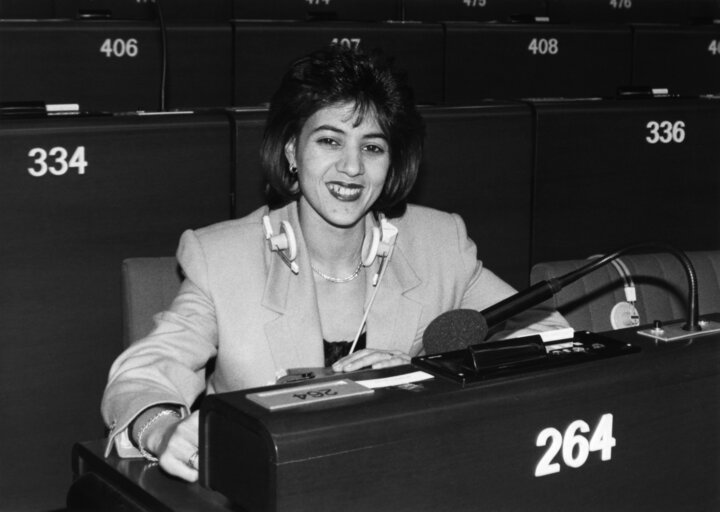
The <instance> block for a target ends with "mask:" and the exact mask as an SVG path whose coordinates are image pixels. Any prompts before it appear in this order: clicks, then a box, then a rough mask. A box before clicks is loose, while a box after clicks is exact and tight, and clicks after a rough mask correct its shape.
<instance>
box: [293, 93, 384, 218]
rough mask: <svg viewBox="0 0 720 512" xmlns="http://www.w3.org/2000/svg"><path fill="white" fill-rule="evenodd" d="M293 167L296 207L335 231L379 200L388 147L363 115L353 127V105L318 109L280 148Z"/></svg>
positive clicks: (370, 117)
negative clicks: (294, 168) (298, 187)
mask: <svg viewBox="0 0 720 512" xmlns="http://www.w3.org/2000/svg"><path fill="white" fill-rule="evenodd" d="M285 156H286V157H287V159H288V162H290V163H291V164H294V165H296V166H297V169H298V182H299V186H300V192H301V197H300V205H301V209H307V208H306V207H307V206H309V207H310V208H309V210H310V212H309V213H311V214H312V215H313V216H318V217H319V218H321V219H323V220H324V221H325V222H327V223H329V224H331V225H333V226H337V227H349V226H354V225H355V224H356V223H357V222H358V220H360V219H361V218H363V217H364V216H365V214H366V213H367V212H368V210H369V209H370V208H371V207H372V205H373V203H375V201H376V200H377V198H378V197H379V196H380V193H381V192H382V190H383V186H384V185H385V178H386V177H387V173H388V169H389V168H390V146H389V143H388V141H387V139H386V137H385V135H383V133H382V130H381V129H380V127H379V126H378V124H377V121H376V120H375V116H374V115H373V114H372V111H368V112H367V113H366V114H365V116H364V118H363V120H362V123H359V124H358V123H357V116H356V114H355V111H354V105H353V104H348V103H342V104H338V105H333V106H330V107H326V108H323V109H320V110H318V111H317V112H315V114H313V115H312V116H311V117H310V118H309V119H308V120H307V121H306V122H305V124H304V126H303V127H302V130H301V131H300V135H299V136H298V137H297V138H293V139H291V140H290V141H289V142H288V143H287V144H286V145H285Z"/></svg>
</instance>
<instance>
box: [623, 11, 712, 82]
mask: <svg viewBox="0 0 720 512" xmlns="http://www.w3.org/2000/svg"><path fill="white" fill-rule="evenodd" d="M633 41H634V43H633V44H634V48H633V80H632V81H633V84H635V85H644V86H650V87H657V88H666V89H668V91H669V92H670V93H672V94H677V95H684V96H692V95H699V94H716V93H720V65H718V64H720V25H717V24H715V25H703V26H695V27H690V26H675V25H671V26H668V25H665V26H660V25H652V26H636V27H635V28H634V36H633Z"/></svg>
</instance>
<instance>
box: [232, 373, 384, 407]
mask: <svg viewBox="0 0 720 512" xmlns="http://www.w3.org/2000/svg"><path fill="white" fill-rule="evenodd" d="M372 393H374V390H372V389H370V388H367V387H365V386H363V385H361V384H358V383H357V382H355V381H353V380H350V379H342V380H333V381H330V382H316V383H314V384H307V385H305V386H295V387H291V388H283V389H273V390H269V391H260V392H258V393H249V394H248V395H246V396H247V398H248V399H249V400H252V401H253V402H255V403H257V404H258V405H261V406H262V407H264V408H265V409H268V410H270V411H276V410H279V409H287V408H289V407H301V406H303V405H309V404H316V403H319V402H327V401H330V400H338V399H342V398H349V397H353V396H361V395H370V394H372Z"/></svg>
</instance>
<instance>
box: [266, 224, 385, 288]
mask: <svg viewBox="0 0 720 512" xmlns="http://www.w3.org/2000/svg"><path fill="white" fill-rule="evenodd" d="M377 218H378V221H379V226H378V225H375V226H372V228H371V229H370V233H366V234H365V238H364V239H363V243H362V249H361V253H360V258H361V263H362V265H363V266H364V267H370V266H371V265H372V264H373V263H374V262H375V260H376V259H377V258H380V266H379V267H378V271H377V273H376V274H375V276H373V286H377V285H378V284H379V282H380V279H381V278H382V276H383V274H384V273H385V269H386V268H387V264H388V262H389V261H390V257H391V256H392V252H393V249H394V247H395V240H396V239H397V234H398V230H397V228H396V227H395V226H393V225H392V224H391V223H390V221H388V220H387V219H386V218H385V215H383V214H382V213H379V214H378V216H377ZM262 221H263V231H264V233H265V240H267V242H268V247H269V248H270V251H272V252H276V253H277V254H278V256H280V258H281V259H282V260H283V262H284V263H285V264H286V265H287V266H288V268H290V270H291V271H292V272H293V274H299V273H300V267H298V264H297V263H296V262H295V260H296V259H297V254H298V248H297V238H296V237H295V232H294V231H293V228H292V226H291V225H290V223H289V222H288V221H286V220H283V221H281V222H280V232H279V233H278V234H277V235H276V234H275V232H274V231H273V228H272V225H271V224H270V217H269V216H268V215H264V216H263V218H262Z"/></svg>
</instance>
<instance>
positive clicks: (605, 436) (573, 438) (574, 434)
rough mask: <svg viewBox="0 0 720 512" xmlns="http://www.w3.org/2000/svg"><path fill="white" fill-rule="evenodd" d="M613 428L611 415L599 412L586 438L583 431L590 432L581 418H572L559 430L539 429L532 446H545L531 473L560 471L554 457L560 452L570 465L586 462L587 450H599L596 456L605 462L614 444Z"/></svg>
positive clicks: (539, 474)
mask: <svg viewBox="0 0 720 512" xmlns="http://www.w3.org/2000/svg"><path fill="white" fill-rule="evenodd" d="M612 431H613V415H612V414H610V413H608V414H603V415H602V417H601V418H600V421H598V424H597V425H596V426H595V430H594V431H593V433H592V435H591V436H590V439H589V440H588V439H587V437H585V436H584V435H583V434H588V433H590V426H589V425H588V424H587V423H586V422H584V421H583V420H575V421H573V422H572V423H570V425H569V426H568V427H567V428H566V429H565V432H564V433H561V432H560V431H559V430H557V429H556V428H552V427H549V428H546V429H543V430H542V431H541V432H540V434H538V437H537V442H536V443H535V445H536V446H547V445H548V443H550V446H548V448H547V450H546V451H545V453H544V454H543V456H542V457H541V458H540V462H538V464H537V466H536V467H535V476H546V475H552V474H553V473H558V472H560V463H559V462H555V461H554V459H555V457H556V456H557V455H558V453H561V452H562V460H563V462H564V463H565V465H567V466H569V467H571V468H579V467H580V466H582V465H583V464H585V461H587V459H588V456H589V455H590V452H598V451H599V452H600V459H601V460H604V461H607V460H610V459H611V458H612V449H613V447H614V446H615V443H616V442H615V438H614V437H613V434H612Z"/></svg>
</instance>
